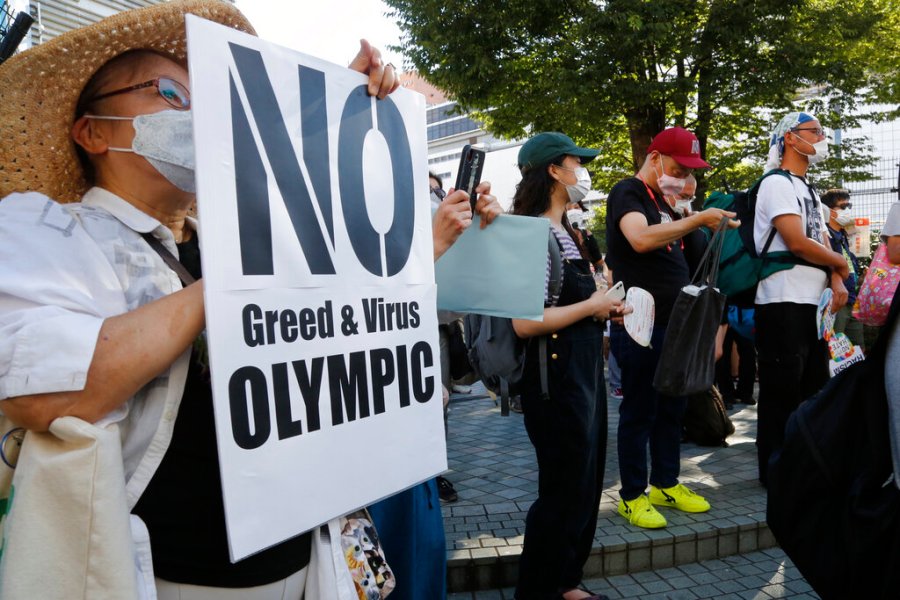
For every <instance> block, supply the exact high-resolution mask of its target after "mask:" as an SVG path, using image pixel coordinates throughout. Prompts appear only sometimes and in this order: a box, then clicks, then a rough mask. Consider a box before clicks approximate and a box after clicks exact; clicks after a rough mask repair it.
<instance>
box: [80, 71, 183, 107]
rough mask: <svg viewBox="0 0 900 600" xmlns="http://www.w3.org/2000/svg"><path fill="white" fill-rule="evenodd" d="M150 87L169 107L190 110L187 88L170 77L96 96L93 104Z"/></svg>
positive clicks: (158, 78) (92, 100)
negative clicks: (154, 89) (153, 88)
mask: <svg viewBox="0 0 900 600" xmlns="http://www.w3.org/2000/svg"><path fill="white" fill-rule="evenodd" d="M148 87H155V88H156V91H157V92H159V95H160V96H162V99H163V100H165V101H166V102H168V103H169V105H171V106H172V107H174V108H175V110H188V109H189V108H191V93H190V92H189V91H188V89H187V88H186V87H184V86H183V85H181V84H180V83H178V82H177V81H175V80H174V79H169V78H168V77H157V78H156V79H151V80H150V81H145V82H144V83H137V84H135V85H132V86H129V87H125V88H122V89H120V90H113V91H111V92H106V93H105V94H100V95H99V96H94V97H93V98H92V99H91V102H95V101H97V100H102V99H103V98H109V97H110V96H117V95H119V94H127V93H128V92H133V91H135V90H142V89H144V88H148Z"/></svg>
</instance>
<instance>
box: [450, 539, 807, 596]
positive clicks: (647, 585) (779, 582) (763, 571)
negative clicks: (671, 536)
mask: <svg viewBox="0 0 900 600" xmlns="http://www.w3.org/2000/svg"><path fill="white" fill-rule="evenodd" d="M585 585H586V586H587V587H588V588H589V589H591V590H593V591H594V592H596V593H602V594H606V595H607V596H609V597H610V598H611V599H612V600H694V599H696V598H716V599H717V600H743V599H746V600H770V599H771V598H792V599H794V600H817V599H818V598H819V596H818V595H817V594H816V593H815V592H813V591H812V589H811V588H810V587H809V584H807V583H806V581H804V580H803V576H802V575H800V572H799V571H798V570H797V567H795V566H794V565H793V563H791V561H790V559H789V558H787V557H785V555H784V552H782V551H781V550H780V549H778V548H771V549H769V550H763V551H760V552H751V553H749V554H742V555H736V556H729V557H726V558H722V559H716V560H708V561H704V562H701V563H690V564H687V565H681V566H680V567H671V568H667V569H660V570H659V571H644V572H640V573H633V574H631V575H616V576H614V577H609V578H607V579H591V580H587V581H585ZM512 598H513V589H512V588H504V589H495V590H485V591H481V592H456V593H453V594H450V595H449V596H447V600H512Z"/></svg>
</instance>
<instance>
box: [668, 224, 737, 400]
mask: <svg viewBox="0 0 900 600" xmlns="http://www.w3.org/2000/svg"><path fill="white" fill-rule="evenodd" d="M726 227H728V219H727V218H725V219H722V222H721V223H720V224H719V227H718V228H717V229H716V231H715V233H714V234H713V236H712V239H711V240H710V241H709V245H708V246H707V248H706V252H704V253H703V258H701V259H700V264H699V265H697V270H696V272H695V273H694V277H693V278H692V279H691V284H690V285H687V286H685V287H683V288H681V291H680V292H679V293H678V297H677V298H676V299H675V306H674V307H673V309H672V316H671V317H669V325H668V327H667V328H666V337H665V339H664V340H663V347H662V352H661V354H660V357H659V364H658V365H657V367H656V375H655V376H654V377H653V387H654V388H655V389H656V391H658V392H660V393H661V394H666V395H668V396H687V395H688V394H696V393H698V392H705V391H707V390H709V388H711V387H712V385H713V382H714V381H715V370H716V369H715V366H716V357H715V354H716V332H717V331H718V329H719V324H720V323H721V321H722V311H723V310H724V308H725V295H724V294H722V293H721V292H719V290H717V289H716V280H717V279H718V276H719V257H720V255H721V254H722V242H723V241H724V239H725V228H726Z"/></svg>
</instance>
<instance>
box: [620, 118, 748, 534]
mask: <svg viewBox="0 0 900 600" xmlns="http://www.w3.org/2000/svg"><path fill="white" fill-rule="evenodd" d="M706 168H709V164H708V163H707V162H706V161H705V160H703V157H702V156H701V155H700V142H699V141H698V140H697V136H695V135H694V134H693V133H691V132H690V131H687V130H686V129H682V128H681V127H673V128H670V129H666V130H665V131H663V132H661V133H660V134H659V135H657V136H656V137H655V138H654V139H653V142H652V143H651V144H650V147H649V148H648V149H647V157H646V159H645V160H644V164H643V166H642V167H641V169H640V170H639V171H638V172H637V174H636V175H635V176H634V177H629V178H628V179H623V180H622V181H620V182H619V183H617V184H616V185H615V186H614V187H613V189H612V191H611V192H610V194H609V199H608V206H607V219H606V227H607V238H606V239H607V243H608V245H609V254H608V256H607V263H608V264H609V266H610V268H611V269H612V272H613V279H614V280H615V281H617V282H618V281H622V282H624V284H625V288H626V289H628V288H630V287H633V286H636V287H640V288H643V289H645V290H647V291H648V292H650V293H651V294H652V295H653V298H654V300H655V302H656V318H655V323H654V326H653V334H652V337H651V342H650V346H649V347H644V346H641V345H639V344H637V343H636V342H635V341H634V340H632V339H631V338H630V337H629V336H628V334H627V333H626V332H625V329H624V328H623V327H622V326H621V325H619V324H617V323H613V324H612V331H611V334H610V342H611V346H612V352H613V353H614V354H615V356H616V359H617V360H618V362H619V365H620V366H621V368H622V395H623V399H622V404H621V406H620V408H619V433H618V450H619V472H620V475H621V478H622V489H621V490H620V495H621V501H620V502H619V514H620V515H622V516H623V517H625V518H626V519H627V520H628V521H629V522H630V523H631V524H632V525H637V526H638V527H645V528H650V529H655V528H659V527H665V526H666V519H665V517H664V516H663V515H662V514H660V513H659V511H657V510H656V508H655V507H654V505H662V506H669V507H672V508H676V509H680V510H683V511H686V512H705V511H707V510H709V503H708V502H707V501H706V500H705V499H704V498H703V497H701V496H698V495H697V494H695V493H694V492H692V491H691V490H689V489H688V488H687V487H685V486H684V485H681V484H680V483H678V475H679V472H680V467H681V465H680V463H681V449H680V444H681V419H682V416H683V414H684V409H685V406H686V399H685V398H672V397H667V396H663V395H662V394H660V393H658V392H657V391H656V390H655V389H654V388H653V385H652V381H653V373H655V372H656V365H657V363H658V362H659V355H660V350H661V349H662V345H663V339H664V337H665V333H666V326H667V324H668V322H669V315H670V313H671V312H672V307H673V305H674V303H675V298H676V297H677V296H678V292H679V290H681V288H682V287H683V286H685V285H688V284H689V283H690V278H691V269H690V267H689V266H688V256H689V255H691V256H694V255H699V254H698V252H699V251H700V250H702V246H703V244H704V241H703V235H702V234H700V233H699V232H698V231H697V230H698V229H699V228H700V227H703V226H705V227H709V228H715V227H716V226H718V224H719V222H720V221H721V220H722V218H723V217H725V216H728V217H734V216H735V214H734V213H730V212H726V211H723V210H721V209H718V208H709V209H707V210H704V211H703V212H699V213H690V212H686V213H685V214H684V215H683V216H682V215H681V214H679V213H677V212H676V211H675V210H674V209H673V207H672V206H671V205H670V204H669V203H668V202H667V201H666V197H667V196H669V197H678V196H679V195H680V194H681V193H682V192H683V191H684V188H685V185H686V180H687V178H688V177H689V176H690V175H691V174H692V172H693V170H694V169H706ZM732 224H733V226H734V227H737V225H738V223H737V221H734V222H733V223H732ZM648 444H649V447H650V463H651V468H650V470H649V473H648V469H647V446H648ZM648 483H649V485H650V493H649V495H648V494H647V493H646V490H647V485H648Z"/></svg>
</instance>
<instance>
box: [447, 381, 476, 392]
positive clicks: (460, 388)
mask: <svg viewBox="0 0 900 600" xmlns="http://www.w3.org/2000/svg"><path fill="white" fill-rule="evenodd" d="M450 390H451V391H453V393H455V394H471V393H472V386H471V385H463V384H461V383H454V384H453V385H451V386H450Z"/></svg>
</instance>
